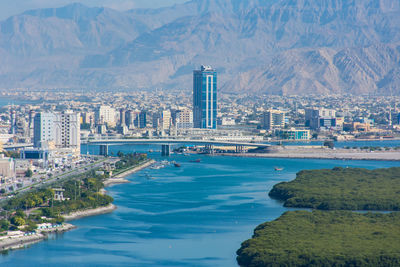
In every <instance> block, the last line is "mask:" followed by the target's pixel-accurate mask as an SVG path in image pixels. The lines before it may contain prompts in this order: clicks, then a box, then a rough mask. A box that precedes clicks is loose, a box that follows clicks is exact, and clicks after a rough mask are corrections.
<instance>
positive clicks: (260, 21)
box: [0, 0, 400, 95]
mask: <svg viewBox="0 0 400 267" xmlns="http://www.w3.org/2000/svg"><path fill="white" fill-rule="evenodd" d="M398 14H400V1H392V0H192V1H189V2H186V3H184V4H179V5H175V6H173V7H166V8H159V9H134V10H129V11H125V12H121V11H116V10H112V9H109V8H89V7H86V6H84V5H81V4H71V5H68V6H65V7H61V8H49V9H38V10H30V11H27V12H25V13H23V14H20V15H16V16H13V17H10V18H8V19H7V20H5V21H2V22H0V58H1V59H2V63H3V64H0V88H91V89H116V88H127V89H146V90H152V89H156V88H157V89H166V90H168V89H182V90H190V89H191V87H192V71H193V70H194V69H196V68H199V67H200V65H201V64H205V65H212V66H213V67H214V68H216V69H217V71H218V73H219V87H220V89H221V90H223V91H225V92H232V93H243V92H247V93H251V94H282V95H303V94H329V93H334V94H347V93H349V94H383V95H399V94H400V76H399V74H400V19H399V15H398Z"/></svg>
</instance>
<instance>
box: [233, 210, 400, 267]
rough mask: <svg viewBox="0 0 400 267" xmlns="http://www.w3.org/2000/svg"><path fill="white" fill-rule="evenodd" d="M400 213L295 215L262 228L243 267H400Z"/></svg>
mask: <svg viewBox="0 0 400 267" xmlns="http://www.w3.org/2000/svg"><path fill="white" fill-rule="evenodd" d="M399 240H400V214H399V213H391V214H380V213H367V214H360V213H355V212H349V211H313V212H309V211H291V212H286V213H285V214H283V215H282V216H281V217H280V218H279V219H277V220H275V221H272V222H267V223H264V224H262V225H260V226H258V227H257V228H256V230H255V232H254V236H253V238H252V239H250V240H247V241H245V242H244V243H243V244H242V247H241V248H240V249H239V250H238V252H237V253H238V257H237V261H238V263H239V265H240V266H248V267H256V266H257V267H258V266H371V267H372V266H374V267H376V266H400V242H399Z"/></svg>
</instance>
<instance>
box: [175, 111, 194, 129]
mask: <svg viewBox="0 0 400 267" xmlns="http://www.w3.org/2000/svg"><path fill="white" fill-rule="evenodd" d="M174 117H175V119H174V121H175V126H176V128H177V129H191V128H193V112H192V111H191V110H190V109H187V108H185V109H179V110H177V111H176V112H175V115H174Z"/></svg>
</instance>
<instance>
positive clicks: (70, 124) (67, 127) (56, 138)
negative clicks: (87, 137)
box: [33, 111, 81, 153]
mask: <svg viewBox="0 0 400 267" xmlns="http://www.w3.org/2000/svg"><path fill="white" fill-rule="evenodd" d="M33 141H34V146H35V147H43V146H44V145H46V144H48V143H50V142H51V143H53V144H54V146H55V147H56V148H70V149H73V150H74V151H75V152H76V153H79V152H80V145H81V141H80V114H79V113H74V112H72V111H65V112H62V113H46V112H40V113H37V114H36V115H35V119H34V136H33Z"/></svg>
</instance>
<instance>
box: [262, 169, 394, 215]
mask: <svg viewBox="0 0 400 267" xmlns="http://www.w3.org/2000/svg"><path fill="white" fill-rule="evenodd" d="M269 196H270V197H271V198H274V199H278V200H281V201H284V206H285V207H295V208H312V209H321V210H380V211H382V210H386V211H398V210H400V168H388V169H376V170H367V169H359V168H340V167H335V168H333V169H332V170H328V169H325V170H306V171H301V172H299V173H298V174H297V177H296V179H295V180H293V181H291V182H283V183H279V184H277V185H275V186H274V187H273V189H272V190H271V192H270V193H269Z"/></svg>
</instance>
